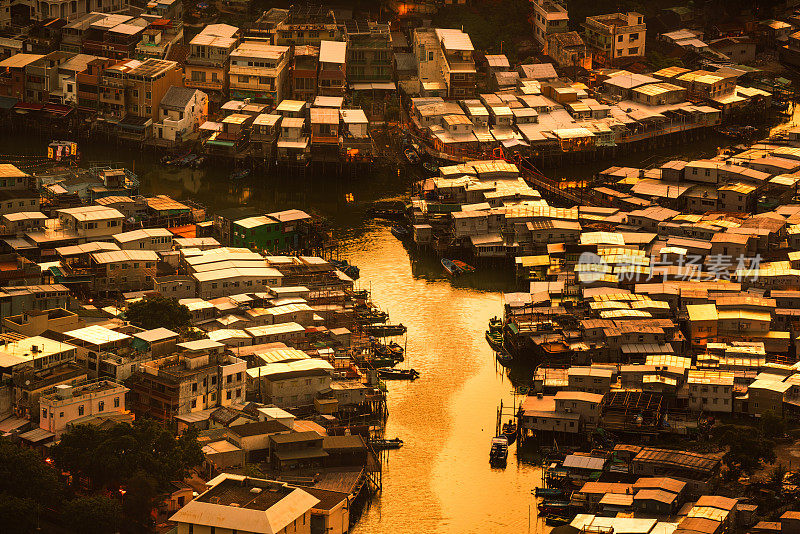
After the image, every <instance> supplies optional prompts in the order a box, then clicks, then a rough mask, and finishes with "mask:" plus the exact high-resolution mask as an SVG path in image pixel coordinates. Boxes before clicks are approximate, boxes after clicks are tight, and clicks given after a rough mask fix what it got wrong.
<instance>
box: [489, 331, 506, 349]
mask: <svg viewBox="0 0 800 534" xmlns="http://www.w3.org/2000/svg"><path fill="white" fill-rule="evenodd" d="M486 342H487V343H488V344H489V346H490V347H491V348H492V350H493V351H495V352H504V349H503V333H502V332H492V331H491V330H487V331H486Z"/></svg>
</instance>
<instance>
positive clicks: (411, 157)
mask: <svg viewBox="0 0 800 534" xmlns="http://www.w3.org/2000/svg"><path fill="white" fill-rule="evenodd" d="M403 155H405V157H406V159H407V160H408V162H409V163H410V164H412V165H416V164H417V163H419V154H417V153H416V151H414V149H413V148H410V147H409V148H407V149H405V150H403Z"/></svg>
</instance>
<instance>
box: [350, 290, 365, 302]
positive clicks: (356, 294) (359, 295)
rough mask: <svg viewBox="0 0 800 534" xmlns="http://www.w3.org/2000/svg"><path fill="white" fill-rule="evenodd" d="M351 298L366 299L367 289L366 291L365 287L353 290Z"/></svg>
mask: <svg viewBox="0 0 800 534" xmlns="http://www.w3.org/2000/svg"><path fill="white" fill-rule="evenodd" d="M353 298H354V299H360V300H367V299H368V298H369V291H367V290H366V289H359V290H357V291H353Z"/></svg>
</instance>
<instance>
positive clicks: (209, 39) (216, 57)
mask: <svg viewBox="0 0 800 534" xmlns="http://www.w3.org/2000/svg"><path fill="white" fill-rule="evenodd" d="M239 35H240V31H239V28H237V27H236V26H230V25H228V24H209V25H208V26H206V27H205V28H204V29H203V31H201V32H200V33H199V34H197V35H196V36H195V37H194V39H192V40H191V41H190V42H189V54H188V55H187V56H186V67H185V68H186V77H185V83H186V87H192V88H194V89H200V90H201V91H203V92H205V93H206V94H208V95H209V98H211V100H212V101H214V102H217V103H221V102H222V101H223V100H224V96H225V95H226V94H227V92H228V67H229V64H230V55H231V52H233V50H234V48H236V45H237V43H238V42H239Z"/></svg>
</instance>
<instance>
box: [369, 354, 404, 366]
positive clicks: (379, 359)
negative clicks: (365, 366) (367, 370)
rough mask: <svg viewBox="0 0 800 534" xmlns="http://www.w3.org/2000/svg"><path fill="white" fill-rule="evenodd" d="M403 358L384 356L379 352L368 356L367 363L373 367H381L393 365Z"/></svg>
mask: <svg viewBox="0 0 800 534" xmlns="http://www.w3.org/2000/svg"><path fill="white" fill-rule="evenodd" d="M402 361H403V358H401V359H400V360H397V359H395V358H394V357H392V356H384V355H381V354H374V355H372V356H371V357H370V358H368V362H369V364H370V365H371V366H372V367H374V368H375V369H383V368H386V367H394V366H395V365H397V364H398V363H400V362H402Z"/></svg>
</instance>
